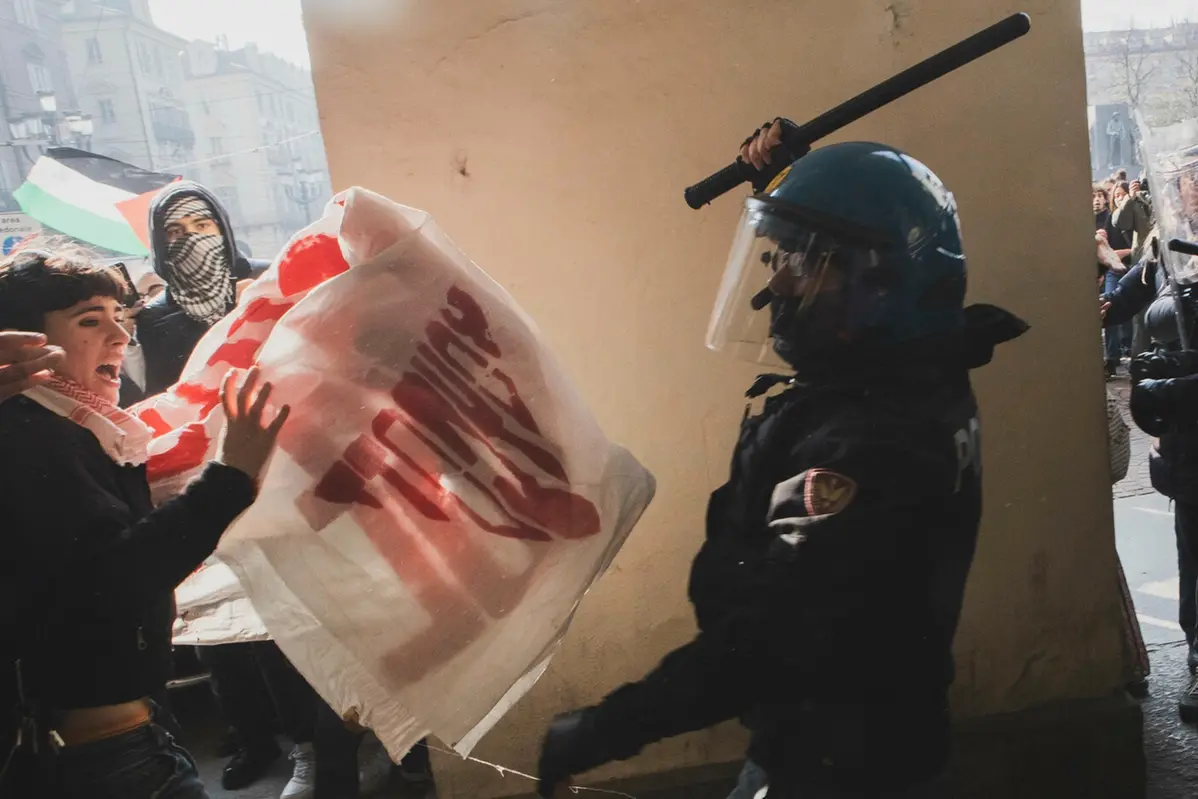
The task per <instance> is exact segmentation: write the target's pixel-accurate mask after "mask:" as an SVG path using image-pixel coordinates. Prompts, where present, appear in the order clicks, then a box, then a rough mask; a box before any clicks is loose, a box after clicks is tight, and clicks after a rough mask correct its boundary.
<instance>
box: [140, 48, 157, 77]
mask: <svg viewBox="0 0 1198 799" xmlns="http://www.w3.org/2000/svg"><path fill="white" fill-rule="evenodd" d="M137 61H138V63H140V64H141V71H142V74H143V75H149V74H150V72H151V70H152V69H153V68H154V65H153V62H152V61H151V60H150V51H149V49H148V48H147V47H146V43H145V42H138V43H137Z"/></svg>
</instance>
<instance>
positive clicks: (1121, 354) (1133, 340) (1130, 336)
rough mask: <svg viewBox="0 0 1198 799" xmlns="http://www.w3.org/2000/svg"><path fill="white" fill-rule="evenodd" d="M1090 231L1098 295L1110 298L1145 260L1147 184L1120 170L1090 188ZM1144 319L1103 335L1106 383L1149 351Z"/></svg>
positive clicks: (1149, 214) (1148, 224)
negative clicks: (1094, 248)
mask: <svg viewBox="0 0 1198 799" xmlns="http://www.w3.org/2000/svg"><path fill="white" fill-rule="evenodd" d="M1093 201H1094V227H1095V240H1096V242H1097V244H1098V283H1099V291H1100V292H1101V293H1103V294H1110V293H1111V292H1113V291H1114V290H1115V288H1116V287H1117V286H1118V285H1119V281H1120V280H1121V279H1122V278H1123V276H1124V275H1126V274H1127V272H1128V270H1129V269H1130V268H1131V267H1132V266H1134V265H1135V264H1138V263H1139V262H1140V260H1141V259H1142V258H1143V256H1144V249H1145V246H1146V244H1147V242H1148V236H1149V233H1150V231H1151V230H1152V227H1153V224H1152V196H1151V194H1150V193H1149V190H1148V180H1147V178H1145V177H1140V178H1139V179H1137V180H1131V181H1128V179H1127V171H1126V170H1120V171H1118V172H1116V173H1114V174H1113V175H1111V176H1110V177H1109V178H1107V179H1106V180H1104V181H1102V182H1101V183H1097V184H1095V185H1094V191H1093ZM1144 325H1145V320H1144V314H1143V313H1142V312H1141V313H1137V314H1136V315H1135V316H1134V317H1133V318H1132V319H1131V320H1130V321H1127V322H1123V323H1121V324H1119V325H1115V326H1109V327H1106V328H1105V330H1104V333H1103V353H1104V368H1105V370H1106V375H1107V378H1108V379H1110V378H1113V377H1115V376H1116V373H1117V370H1118V368H1119V366H1120V363H1121V362H1123V361H1125V360H1126V359H1128V358H1130V357H1131V356H1132V355H1134V354H1137V353H1140V352H1143V351H1145V350H1146V349H1148V343H1149V337H1148V335H1147V332H1146V329H1145V326H1144Z"/></svg>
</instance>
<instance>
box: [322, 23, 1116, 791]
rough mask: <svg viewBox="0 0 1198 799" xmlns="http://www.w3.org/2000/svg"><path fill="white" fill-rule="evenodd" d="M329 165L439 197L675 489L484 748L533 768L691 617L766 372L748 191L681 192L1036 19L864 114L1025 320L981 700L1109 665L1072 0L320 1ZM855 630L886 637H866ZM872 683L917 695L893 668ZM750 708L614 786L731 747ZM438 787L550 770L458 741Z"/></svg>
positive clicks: (980, 581)
mask: <svg viewBox="0 0 1198 799" xmlns="http://www.w3.org/2000/svg"><path fill="white" fill-rule="evenodd" d="M305 8H306V16H307V21H308V25H309V38H310V41H311V50H312V60H313V66H314V72H315V83H316V89H317V96H318V100H319V104H320V109H321V117H322V124H323V127H324V138H325V142H326V144H327V146H328V153H329V163H330V166H331V170H332V176H333V179H334V183H335V185H336V186H338V187H343V186H347V185H351V184H359V185H363V186H366V187H368V188H371V189H374V190H376V191H380V192H382V193H384V194H387V195H388V196H390V197H392V198H394V199H396V200H398V201H401V202H404V203H407V204H409V205H414V206H418V207H421V208H425V209H428V210H430V211H432V213H433V214H434V215H435V216H436V218H437V219H438V221H439V222H440V224H441V225H442V226H443V227H444V228H445V230H447V231H448V232H449V234H450V235H451V236H452V237H453V238H454V239H455V241H456V242H457V243H458V244H460V245H461V246H462V247H463V249H465V251H466V252H467V253H469V254H470V256H471V257H473V258H474V259H475V260H476V261H477V262H478V263H479V264H480V265H481V266H482V267H483V268H484V269H486V270H487V271H488V272H489V273H490V274H491V275H492V276H493V277H494V278H495V279H496V280H498V281H499V282H500V283H501V284H503V285H504V286H505V287H506V288H507V289H508V290H510V291H511V293H512V294H513V295H514V296H515V297H516V298H517V299H518V301H519V302H520V303H521V304H522V305H523V307H524V308H525V310H527V311H528V312H529V313H530V314H531V315H532V317H533V318H535V319H536V320H537V321H538V323H539V325H540V326H541V328H542V330H543V332H544V335H545V336H546V337H547V339H548V340H549V341H550V342H551V344H552V346H553V347H554V348H555V349H556V351H557V353H558V354H559V355H560V356H561V357H562V358H563V360H564V361H565V363H566V364H567V366H568V368H569V369H570V370H571V372H572V373H573V375H574V376H575V378H576V379H577V382H578V384H579V386H580V388H581V390H582V392H583V394H584V395H585V396H586V398H587V400H588V401H589V402H590V404H591V406H592V407H593V408H594V409H595V411H596V412H597V413H598V415H599V416H600V418H601V420H602V422H603V423H604V425H605V427H606V429H607V431H608V432H609V434H610V435H611V436H612V437H613V438H614V439H616V440H618V441H621V442H623V443H625V444H626V445H628V446H629V447H630V448H631V449H632V450H633V451H634V452H636V453H637V454H638V456H639V457H640V458H641V459H642V460H643V461H644V462H645V463H646V464H647V465H648V466H649V467H650V468H651V469H653V471H654V472H655V473H656V475H657V478H658V484H659V495H658V498H657V500H656V502H655V503H654V505H653V507H652V508H651V509H650V511H649V513H648V515H647V516H646V518H645V519H644V521H643V523H642V524H641V525H640V527H639V528H638V529H637V530H636V531H635V532H634V534H633V535H632V537H631V538H630V540H629V542H628V544H627V546H626V547H625V549H624V551H623V552H622V553H621V555H620V556H619V558H618V559H617V560H616V562H615V564H614V566H613V568H612V570H611V571H610V572H609V573H608V575H606V576H605V577H604V578H603V579H602V580H601V581H600V582H599V584H598V585H597V586H596V587H595V588H594V590H593V591H592V592H591V593H590V594H589V595H588V597H587V598H586V600H585V601H584V603H583V605H582V608H581V611H580V613H579V614H578V617H577V620H576V622H575V625H574V627H573V629H572V631H571V633H570V635H569V636H568V638H567V640H566V642H565V647H564V649H563V651H562V652H561V654H560V655H559V657H558V658H557V660H556V661H555V663H554V665H553V666H552V668H551V669H550V671H549V673H548V674H547V675H546V676H545V677H544V679H543V680H542V681H541V683H540V684H539V685H538V686H537V687H536V688H535V689H534V690H533V692H532V693H531V694H530V695H529V696H528V697H527V698H526V699H525V700H523V701H522V702H521V703H520V705H519V706H518V707H517V708H516V709H515V710H514V711H513V712H512V713H511V714H510V715H509V716H508V717H507V719H505V720H504V722H503V723H502V724H501V725H500V726H499V728H498V729H497V730H496V731H494V732H493V733H492V734H491V735H490V736H488V738H487V739H486V740H485V741H484V742H483V744H482V745H481V746H480V748H479V750H478V752H477V754H478V755H479V756H480V757H482V758H484V759H486V760H489V761H491V762H495V763H502V764H504V765H508V766H511V767H513V768H518V769H521V770H523V771H529V770H531V769H532V768H533V767H534V763H535V757H536V751H537V745H538V742H539V740H540V737H541V734H542V732H543V730H544V726H545V723H546V722H547V720H548V719H549V718H550V717H551V715H552V714H553V713H554V712H556V711H559V710H562V709H564V708H566V707H568V706H574V705H579V704H584V703H589V702H592V701H594V700H596V699H598V698H599V697H600V696H601V695H602V694H603V693H604V692H605V691H607V690H609V689H611V688H614V687H615V686H617V685H619V684H620V683H621V682H623V681H626V680H630V679H635V678H636V677H638V676H640V675H641V674H643V673H644V672H645V671H646V670H647V669H648V668H650V667H651V666H652V665H653V664H654V663H655V662H656V661H657V660H658V659H659V658H660V656H662V655H663V654H664V653H665V652H667V651H668V650H669V649H670V648H672V647H673V646H675V645H677V644H680V643H682V642H684V641H685V640H687V638H688V637H689V636H690V635H691V633H692V629H693V628H692V622H691V613H690V608H689V606H688V604H687V602H686V597H685V581H686V573H687V570H688V567H689V563H690V559H691V557H692V555H693V553H694V552H695V551H696V549H697V547H698V545H699V542H700V539H701V536H702V528H703V509H704V505H705V502H706V497H707V494H708V492H709V491H710V490H711V489H712V488H714V487H715V486H716V485H718V484H719V482H721V481H722V479H723V477H724V475H725V474H726V468H727V467H726V463H727V456H728V452H729V451H730V448H731V446H732V443H733V439H734V433H735V430H736V426H737V423H738V422H739V419H740V416H741V412H742V409H743V404H742V402H743V401H742V392H743V390H744V389H745V388H746V387H747V385H748V384H749V382H750V380H751V378H752V377H753V376H754V375H755V374H756V369H755V368H754V367H753V366H751V365H744V364H738V363H734V362H730V361H728V360H726V359H724V358H723V357H722V356H719V355H716V354H713V353H710V352H708V351H706V350H705V349H704V347H703V336H704V332H705V327H706V323H707V316H708V313H709V309H710V306H711V303H712V299H713V298H714V295H715V292H716V288H717V285H718V281H719V279H720V274H721V271H722V268H723V264H724V259H725V254H726V252H727V249H728V246H729V244H730V240H731V234H732V231H733V226H734V224H735V222H736V219H737V216H738V214H739V207H740V198H741V196H742V195H741V194H739V193H738V194H737V195H736V196H729V197H725V198H724V199H722V200H720V201H718V202H717V203H716V204H715V205H714V206H712V207H709V208H707V209H706V210H704V211H702V212H700V213H696V212H693V211H691V210H689V209H688V208H687V207H686V206H685V204H684V203H683V201H682V189H683V187H684V186H686V185H688V184H689V183H692V182H694V181H695V180H697V179H698V178H700V177H702V176H704V175H705V174H707V173H709V172H711V171H713V170H714V169H716V168H718V167H720V166H722V165H723V164H725V163H726V162H728V161H729V160H731V157H732V156H733V155H734V153H735V150H736V146H737V145H738V144H739V142H740V141H741V140H742V139H743V138H744V136H745V135H747V134H748V133H749V132H750V131H751V130H753V129H754V128H755V127H756V126H757V125H759V124H760V123H761V122H762V121H763V120H765V119H767V118H770V117H773V116H775V115H786V116H790V117H792V118H794V119H796V120H799V121H802V120H803V119H805V118H807V117H809V116H812V115H814V114H816V113H818V112H819V111H822V110H824V109H827V108H830V107H832V106H833V105H835V104H837V103H839V102H841V101H842V100H844V99H846V98H847V97H849V96H850V95H852V94H853V93H856V92H858V91H861V90H863V89H865V88H867V87H869V86H870V85H872V84H873V83H875V82H877V81H879V80H881V79H883V78H885V77H887V76H889V75H890V74H892V73H893V72H896V71H898V70H900V69H902V68H905V67H907V66H909V65H911V64H912V63H914V62H915V61H917V60H919V59H921V58H923V57H926V56H928V55H931V54H932V53H933V52H935V51H937V50H939V49H940V48H942V47H945V46H947V45H949V44H951V43H953V42H955V41H957V40H958V39H960V38H963V37H965V36H967V35H969V34H971V33H973V32H974V31H976V30H978V29H980V28H981V27H983V26H985V25H987V24H990V23H992V22H995V21H997V20H998V19H1000V18H1002V17H1003V16H1005V15H1007V14H1009V13H1013V12H1014V11H1018V10H1026V11H1029V12H1030V13H1031V14H1032V18H1033V22H1034V26H1035V27H1034V30H1033V32H1032V33H1031V35H1030V36H1028V37H1026V38H1025V39H1023V40H1022V41H1020V42H1018V43H1016V44H1014V45H1011V46H1010V47H1009V48H1007V49H1006V50H1005V51H1003V52H1000V53H997V54H995V55H991V56H989V57H987V58H986V59H985V60H984V61H982V62H979V63H976V64H974V65H971V66H969V67H967V68H965V69H964V70H962V71H960V72H959V73H956V74H954V75H951V76H949V77H947V78H945V79H943V80H941V81H940V82H938V83H936V84H934V85H932V86H929V87H926V88H924V89H922V90H920V91H919V92H918V93H916V94H914V95H912V96H910V97H908V98H906V99H904V100H902V101H900V102H899V103H897V104H895V105H893V106H891V107H889V108H887V109H884V110H882V111H880V112H878V113H876V114H874V115H872V116H871V117H869V118H867V119H865V120H862V121H860V122H858V123H857V124H855V125H853V126H852V127H851V128H850V129H848V130H846V131H843V132H842V133H841V134H840V136H839V138H860V139H873V140H882V141H886V142H888V143H893V144H895V145H898V146H900V147H903V148H905V149H907V150H908V151H910V152H911V153H912V154H914V155H915V156H916V157H918V158H921V159H922V160H924V161H926V162H927V163H928V164H929V165H930V166H931V167H932V168H933V169H935V170H936V171H937V172H938V173H939V174H940V176H941V177H942V178H943V179H944V180H945V181H946V182H947V183H948V185H949V186H950V187H951V188H952V189H953V190H954V191H955V192H956V195H957V198H958V200H959V202H960V206H961V215H962V219H963V224H964V230H965V241H966V246H967V251H968V253H969V256H970V268H971V276H970V283H971V294H972V299H973V300H974V301H986V302H993V303H997V304H1001V305H1004V306H1007V307H1009V308H1010V309H1012V310H1014V311H1016V312H1017V313H1019V314H1020V315H1022V316H1024V317H1025V318H1026V319H1028V320H1029V321H1030V322H1031V323H1032V326H1033V331H1032V333H1031V334H1029V335H1028V336H1026V337H1025V338H1024V340H1022V341H1020V342H1017V343H1016V344H1014V345H1011V346H1008V347H1007V348H1005V349H1004V350H1003V351H1002V352H1001V353H1000V355H999V357H998V359H997V361H996V363H995V364H993V365H992V366H990V367H988V368H987V369H985V370H983V371H981V372H980V373H978V375H977V378H976V383H977V385H978V387H979V393H980V395H981V400H982V407H983V425H984V437H985V442H986V443H985V456H986V468H987V478H986V489H987V515H986V520H985V524H984V528H983V533H982V540H981V544H980V549H979V552H978V558H977V562H976V565H975V569H974V574H973V576H972V578H971V582H970V586H969V595H968V601H967V607H966V610H965V614H964V619H963V622H962V629H961V633H960V635H959V637H958V654H959V658H958V659H959V664H960V677H959V681H958V686H957V690H956V692H955V695H954V703H955V707H956V709H957V712H958V713H960V714H965V715H976V714H983V713H990V712H995V711H999V710H1012V709H1017V708H1021V707H1026V706H1030V705H1033V704H1037V703H1040V702H1045V701H1049V700H1052V699H1058V698H1065V697H1076V696H1095V695H1100V694H1102V693H1104V692H1105V691H1107V690H1108V689H1110V688H1111V687H1112V686H1114V685H1115V684H1116V682H1117V679H1118V677H1117V669H1118V639H1117V634H1118V628H1117V618H1118V617H1117V611H1116V608H1115V598H1116V597H1115V585H1116V583H1115V561H1114V543H1113V535H1112V528H1111V511H1110V507H1111V506H1110V494H1109V488H1108V486H1107V485H1106V476H1107V465H1106V464H1107V456H1106V449H1105V446H1106V445H1105V441H1104V431H1105V419H1104V415H1103V414H1104V411H1103V404H1102V383H1101V378H1100V376H1099V360H1100V359H1099V352H1098V350H1099V345H1098V321H1097V317H1096V313H1095V311H1096V308H1095V303H1094V282H1093V270H1094V266H1093V252H1092V250H1093V245H1092V243H1089V242H1090V237H1091V235H1092V234H1091V232H1090V228H1089V225H1090V215H1089V206H1088V205H1087V202H1086V194H1087V185H1088V179H1089V166H1088V165H1089V158H1088V155H1087V144H1088V139H1087V132H1086V114H1085V81H1084V67H1083V61H1082V41H1081V32H1080V14H1079V7H1078V0H1067V1H1066V2H1058V0H1028V2H1026V3H1023V4H1015V3H1012V2H1005V1H1003V0H959V1H957V2H953V3H945V2H942V0H894V1H893V2H889V1H887V0H851V2H847V3H829V2H824V0H736V1H735V2H733V0H640V1H639V2H638V1H637V0H489V1H488V2H486V3H480V2H477V0H306V1H305ZM861 634H862V635H869V631H868V630H862V632H861ZM886 656H887V653H883V652H879V653H878V661H877V682H876V684H874V685H871V686H862V690H873V691H876V690H883V691H890V690H901V689H902V687H901V686H897V685H891V684H889V682H888V680H887V664H886ZM742 746H743V738H742V737H741V735H740V733H739V732H738V730H737V729H736V728H735V727H733V726H726V727H723V728H720V729H718V730H715V731H711V732H706V733H700V734H697V735H692V736H687V737H683V738H680V739H677V740H674V741H671V742H667V743H665V744H662V745H659V746H656V747H653V748H651V749H650V750H648V751H647V752H646V753H645V754H644V755H642V756H641V757H640V758H638V759H636V760H634V761H631V762H628V763H625V764H619V765H616V766H613V767H610V768H609V769H607V770H606V771H604V772H602V775H601V776H614V775H627V774H638V773H646V772H654V771H664V770H669V769H672V768H675V767H679V766H683V765H692V764H696V763H704V762H711V761H721V760H733V759H735V758H737V757H738V756H739V754H740V752H741V751H743V750H742ZM438 769H439V772H440V773H441V774H442V775H443V776H442V777H440V778H439V782H440V783H442V790H443V791H446V792H448V795H452V796H478V797H486V796H497V795H505V794H515V793H522V792H526V791H528V790H529V786H528V784H527V783H526V782H524V781H522V780H520V779H519V778H514V777H510V776H509V777H507V778H501V777H500V776H498V775H497V774H496V773H495V772H494V771H493V770H490V769H487V768H485V767H482V766H477V765H474V764H463V763H460V762H459V763H450V762H447V761H444V760H442V761H440V762H439V763H438Z"/></svg>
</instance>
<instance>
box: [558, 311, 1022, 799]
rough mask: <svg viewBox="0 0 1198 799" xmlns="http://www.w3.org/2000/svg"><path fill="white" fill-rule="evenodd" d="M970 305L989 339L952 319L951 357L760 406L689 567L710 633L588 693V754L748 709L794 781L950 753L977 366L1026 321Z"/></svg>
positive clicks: (974, 480) (849, 779)
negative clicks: (612, 685)
mask: <svg viewBox="0 0 1198 799" xmlns="http://www.w3.org/2000/svg"><path fill="white" fill-rule="evenodd" d="M971 310H973V311H975V312H974V313H972V314H970V317H972V318H974V319H975V320H977V319H978V318H979V316H981V317H986V316H988V317H989V318H988V319H986V320H984V321H985V326H988V332H987V335H988V336H990V340H989V344H981V343H979V342H980V341H981V339H982V338H983V337H978V338H975V339H974V341H973V342H972V343H971V342H962V343H958V342H955V341H949V337H945V339H944V340H943V342H941V343H942V344H943V347H942V348H941V351H940V355H939V356H933V355H931V354H927V355H926V356H925V355H921V354H917V353H916V352H909V353H907V355H906V356H905V357H903V358H901V359H892V363H890V364H886V363H884V362H881V361H880V362H877V363H874V364H872V365H871V366H868V367H863V368H861V369H860V370H854V371H853V372H852V373H847V374H846V373H844V372H843V371H842V372H841V373H839V374H833V375H827V376H825V377H821V378H820V379H818V380H813V381H812V382H811V383H809V384H807V385H794V386H793V387H792V388H790V389H789V390H787V391H785V392H784V393H782V394H780V395H778V396H776V397H774V398H771V399H770V400H768V401H767V402H766V405H765V409H764V411H763V412H762V413H761V414H760V415H758V416H755V417H749V418H746V420H745V421H744V423H743V425H742V428H741V433H740V439H739V441H738V443H737V446H736V450H735V452H734V453H733V457H732V469H731V474H730V476H729V480H728V482H727V483H726V484H725V485H724V486H722V487H721V488H719V489H718V490H717V491H716V492H715V493H714V494H713V495H712V497H711V500H710V503H709V504H708V508H707V535H706V540H705V542H704V544H703V547H702V549H701V550H700V552H699V554H698V556H697V557H696V558H695V562H694V565H693V567H692V570H691V579H690V599H691V602H692V604H693V605H694V607H695V616H696V619H697V621H698V625H699V635H698V636H697V637H696V638H695V639H694V640H693V641H691V642H690V643H688V644H686V645H684V646H682V647H680V648H679V649H676V650H675V651H674V652H672V653H670V654H669V655H667V656H666V658H665V659H664V660H663V661H662V662H661V664H660V665H659V666H658V667H657V668H656V669H655V670H654V671H653V672H651V673H650V674H649V675H648V676H646V677H645V678H644V679H642V680H640V681H639V682H636V683H632V684H629V685H625V686H624V687H622V688H620V689H618V690H616V691H615V692H613V693H612V694H610V695H609V696H608V697H607V698H606V699H605V700H604V701H603V702H601V703H600V704H599V705H598V706H596V707H594V708H591V709H589V710H587V711H584V722H583V725H582V729H585V730H586V731H587V735H588V736H589V738H590V743H591V744H592V745H593V751H594V752H597V753H598V754H597V755H596V760H595V761H591V762H587V763H577V764H574V765H576V766H584V767H586V766H590V765H593V764H594V763H595V762H596V761H598V762H603V760H608V759H618V758H626V757H630V756H631V755H633V754H635V753H636V752H637V751H639V750H640V748H641V747H643V746H644V745H646V744H648V743H650V742H653V741H656V740H659V739H662V738H665V737H669V736H673V735H678V734H681V733H683V732H688V731H691V730H696V729H701V728H704V727H707V726H711V725H713V724H716V723H718V722H722V721H725V720H728V719H732V718H736V717H739V718H740V719H741V720H742V721H743V722H744V723H745V724H746V725H747V726H748V727H749V728H750V730H751V731H752V734H753V738H752V744H751V747H750V752H749V755H750V757H751V759H752V760H753V761H754V762H756V763H758V764H759V765H761V766H762V767H763V768H765V770H766V771H767V772H768V773H769V777H770V784H771V788H775V787H776V788H778V790H779V792H780V793H781V794H783V795H786V796H790V795H792V792H793V795H799V793H801V792H803V791H804V789H805V788H812V787H813V786H828V787H829V788H832V789H835V790H837V791H845V792H855V791H871V790H879V791H881V790H898V789H902V788H903V787H905V786H909V785H912V784H915V783H918V782H920V781H923V780H927V779H929V778H931V777H933V776H935V775H936V774H938V773H940V772H941V771H942V770H943V769H944V768H945V767H946V765H947V762H948V757H949V738H950V735H949V733H950V722H949V714H948V689H949V686H950V684H951V683H952V681H953V675H954V665H953V657H952V642H953V636H954V634H955V631H956V627H957V621H958V618H959V615H960V611H961V605H962V601H963V598H964V591H965V582H966V578H967V576H968V574H969V569H970V565H971V563H972V560H973V554H974V547H975V543H976V540H977V534H978V525H979V521H980V518H981V499H982V484H981V474H982V469H981V463H982V461H981V453H980V434H979V424H978V418H977V405H976V402H975V400H974V396H973V392H972V390H971V388H970V381H969V376H968V370H969V369H970V368H972V367H973V366H978V365H981V363H984V362H986V361H988V360H989V359H990V355H991V353H992V349H993V345H994V344H995V343H997V342H998V341H1004V340H1007V339H1009V338H1013V337H1014V336H1015V335H1019V334H1020V333H1022V332H1023V330H1024V329H1026V326H1025V325H1023V324H1022V323H1021V322H1019V321H1018V320H1016V319H1014V317H1011V316H1010V315H1009V314H1005V312H1003V311H999V310H998V309H982V310H979V309H971ZM979 329H980V328H979ZM956 338H958V339H968V338H970V336H969V335H968V334H961V335H958V336H956ZM975 345H976V346H975ZM955 347H960V351H959V352H956V353H954V352H953V350H954V348H955ZM912 349H913V348H912ZM895 360H897V363H895V362H894V361H895ZM899 364H901V365H899ZM840 368H841V369H842V370H843V368H844V367H843V366H841V367H840ZM600 757H602V760H599V758H600ZM796 786H797V787H796ZM788 791H792V792H788ZM854 795H856V794H855V793H854Z"/></svg>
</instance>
